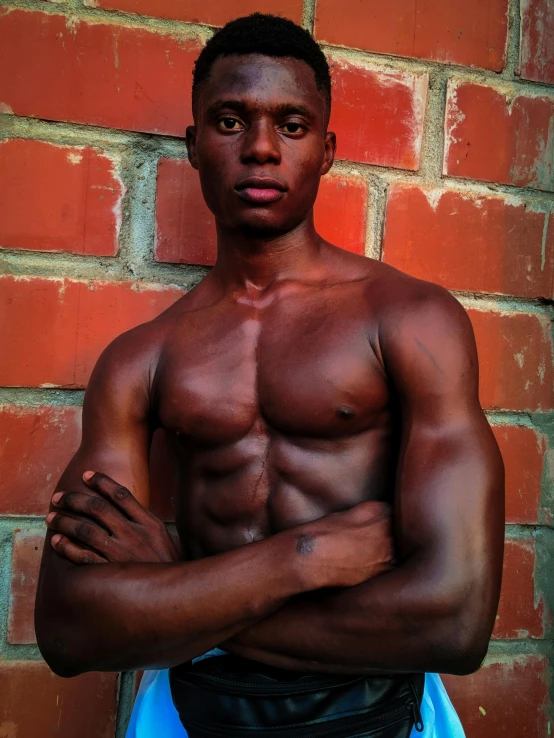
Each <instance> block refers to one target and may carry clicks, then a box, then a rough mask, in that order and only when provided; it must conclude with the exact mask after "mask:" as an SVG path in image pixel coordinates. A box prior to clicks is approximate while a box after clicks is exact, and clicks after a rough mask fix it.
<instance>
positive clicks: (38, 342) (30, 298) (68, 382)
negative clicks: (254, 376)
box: [0, 277, 182, 387]
mask: <svg viewBox="0 0 554 738" xmlns="http://www.w3.org/2000/svg"><path fill="white" fill-rule="evenodd" d="M181 294H182V291H181V290H179V289H177V288H175V287H165V286H162V285H153V284H148V283H144V282H142V283H134V282H111V283H110V282H92V281H91V282H85V281H78V280H71V279H43V278H41V277H2V278H1V279H0V295H1V301H0V325H2V326H3V327H4V330H3V331H2V333H1V334H0V385H5V386H11V387H36V386H45V385H46V386H63V387H84V386H85V385H86V383H87V381H88V378H89V375H90V372H91V370H92V368H93V366H94V364H95V362H96V359H97V358H98V356H99V354H100V352H101V351H102V349H104V348H105V346H106V345H107V344H108V343H109V342H110V341H111V340H112V339H113V338H115V337H116V336H117V335H119V334H120V333H123V331H125V330H128V329H130V328H132V327H134V326H136V325H138V324H139V323H143V322H146V321H148V320H151V319H152V318H154V317H156V316H157V315H158V314H159V313H161V312H162V310H164V309H165V308H167V307H168V306H169V305H171V304H172V303H173V302H175V300H176V299H177V298H178V297H179V296H180V295H181Z"/></svg>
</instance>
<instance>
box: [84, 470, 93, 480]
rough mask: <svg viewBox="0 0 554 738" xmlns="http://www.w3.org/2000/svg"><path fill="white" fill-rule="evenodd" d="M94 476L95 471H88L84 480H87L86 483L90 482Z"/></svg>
mask: <svg viewBox="0 0 554 738" xmlns="http://www.w3.org/2000/svg"><path fill="white" fill-rule="evenodd" d="M93 476H94V472H93V471H86V472H85V473H84V474H83V479H84V480H85V482H88V480H89V479H90V478H91V477H93Z"/></svg>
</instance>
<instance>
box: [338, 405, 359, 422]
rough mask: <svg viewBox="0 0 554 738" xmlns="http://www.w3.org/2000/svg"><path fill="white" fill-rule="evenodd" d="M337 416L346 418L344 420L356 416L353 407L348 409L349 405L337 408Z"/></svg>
mask: <svg viewBox="0 0 554 738" xmlns="http://www.w3.org/2000/svg"><path fill="white" fill-rule="evenodd" d="M336 414H337V415H338V417H339V418H344V420H348V419H349V418H353V417H354V416H355V415H356V413H355V412H354V410H353V409H352V408H351V407H348V405H341V406H340V407H339V408H337V411H336Z"/></svg>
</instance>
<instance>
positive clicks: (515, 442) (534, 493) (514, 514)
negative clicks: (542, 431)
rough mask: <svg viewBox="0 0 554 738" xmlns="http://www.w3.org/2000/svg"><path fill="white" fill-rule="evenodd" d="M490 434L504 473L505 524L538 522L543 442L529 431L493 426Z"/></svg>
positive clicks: (544, 441)
mask: <svg viewBox="0 0 554 738" xmlns="http://www.w3.org/2000/svg"><path fill="white" fill-rule="evenodd" d="M492 430H493V433H494V435H495V438H496V440H497V442H498V445H499V447H500V451H501V453H502V458H503V460H504V468H505V470H506V522H507V523H527V524H530V525H533V524H535V523H537V522H538V512H539V505H540V495H541V478H542V470H543V466H544V460H545V453H546V440H545V438H544V436H542V435H539V434H538V433H537V432H536V431H534V430H533V429H532V428H524V427H522V426H510V425H496V426H492Z"/></svg>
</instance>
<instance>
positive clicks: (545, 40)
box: [519, 0, 554, 85]
mask: <svg viewBox="0 0 554 738" xmlns="http://www.w3.org/2000/svg"><path fill="white" fill-rule="evenodd" d="M520 12H521V37H520V44H519V73H520V74H521V76H522V77H523V78H524V79H531V80H534V81H535V82H547V83H549V84H551V85H552V84H554V43H553V42H552V39H554V4H553V3H552V2H551V0H521V3H520Z"/></svg>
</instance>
